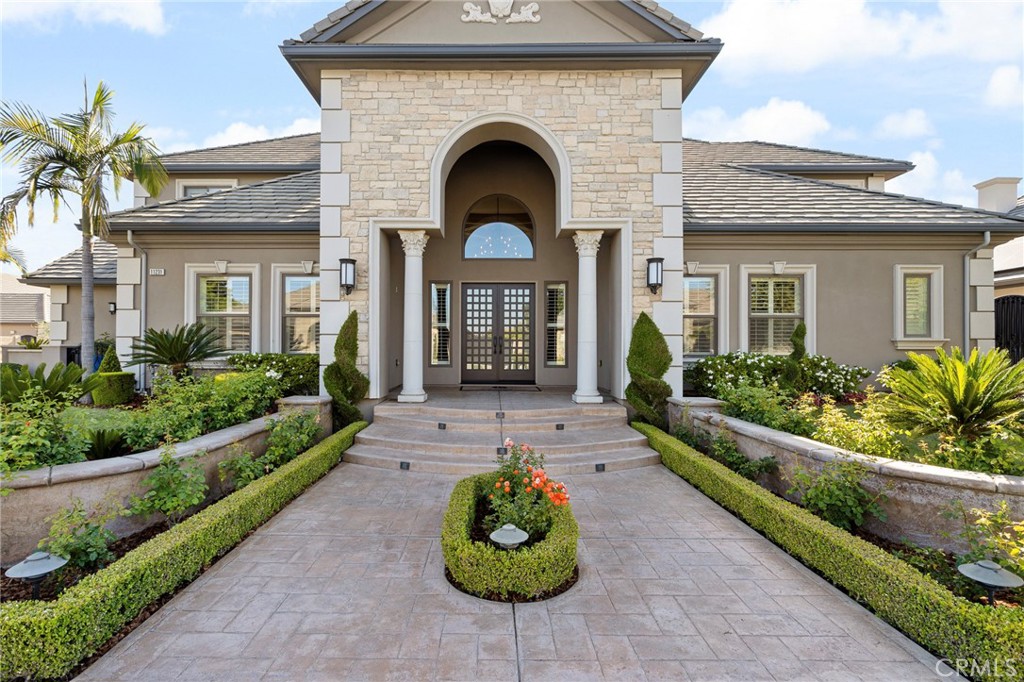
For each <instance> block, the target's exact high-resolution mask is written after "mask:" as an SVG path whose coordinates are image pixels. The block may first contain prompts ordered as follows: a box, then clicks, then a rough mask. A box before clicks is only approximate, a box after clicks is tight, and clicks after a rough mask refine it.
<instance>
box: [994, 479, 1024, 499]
mask: <svg viewBox="0 0 1024 682" xmlns="http://www.w3.org/2000/svg"><path fill="white" fill-rule="evenodd" d="M992 478H993V479H994V480H995V482H996V490H998V491H999V492H1001V493H1005V494H1007V495H1017V496H1019V497H1024V476H1003V475H1001V474H996V475H994V476H992Z"/></svg>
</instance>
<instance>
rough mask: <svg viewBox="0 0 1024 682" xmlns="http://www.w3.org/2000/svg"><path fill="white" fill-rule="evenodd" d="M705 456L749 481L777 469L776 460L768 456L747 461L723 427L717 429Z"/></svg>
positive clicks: (777, 463)
mask: <svg viewBox="0 0 1024 682" xmlns="http://www.w3.org/2000/svg"><path fill="white" fill-rule="evenodd" d="M707 454H708V456H710V457H711V458H712V459H714V460H716V461H718V462H721V463H722V464H724V465H725V466H727V467H729V468H730V469H732V470H733V471H735V472H736V473H737V474H739V475H740V476H742V477H743V478H746V479H750V480H751V481H755V480H757V478H758V477H759V476H760V475H761V474H773V473H775V472H776V471H778V469H779V462H778V460H777V459H775V458H774V457H772V456H770V455H769V456H768V457H761V458H760V459H748V458H747V457H746V455H744V454H743V453H742V452H740V449H739V448H738V447H737V446H736V441H735V440H733V438H732V436H731V435H730V434H729V432H728V431H727V430H726V429H725V427H719V429H718V433H717V434H715V439H714V440H713V441H712V442H711V450H710V452H708V453H707Z"/></svg>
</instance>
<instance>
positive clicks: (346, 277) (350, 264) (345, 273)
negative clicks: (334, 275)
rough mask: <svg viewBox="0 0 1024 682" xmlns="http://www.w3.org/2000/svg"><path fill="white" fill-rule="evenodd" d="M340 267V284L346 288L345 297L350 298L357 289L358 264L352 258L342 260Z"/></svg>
mask: <svg viewBox="0 0 1024 682" xmlns="http://www.w3.org/2000/svg"><path fill="white" fill-rule="evenodd" d="M340 265H341V273H340V276H339V278H338V283H339V284H340V285H341V286H342V287H344V289H345V295H346V296H348V295H349V294H351V293H352V290H353V289H355V288H356V262H355V260H353V259H352V258H342V259H341V260H340Z"/></svg>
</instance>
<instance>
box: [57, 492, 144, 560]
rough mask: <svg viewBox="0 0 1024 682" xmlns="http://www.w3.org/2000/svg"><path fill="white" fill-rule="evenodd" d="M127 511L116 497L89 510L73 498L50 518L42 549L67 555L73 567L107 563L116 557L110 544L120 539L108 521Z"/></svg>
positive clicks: (81, 502)
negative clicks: (109, 526)
mask: <svg viewBox="0 0 1024 682" xmlns="http://www.w3.org/2000/svg"><path fill="white" fill-rule="evenodd" d="M125 513H126V512H125V510H124V507H122V506H121V505H120V504H119V503H118V502H117V501H116V500H114V499H113V498H109V497H108V498H107V499H105V500H103V501H102V502H100V503H98V504H97V505H96V506H95V507H93V508H92V509H86V508H85V503H84V502H83V501H82V500H81V499H79V498H77V497H73V498H71V506H70V507H66V508H64V509H61V510H60V511H59V512H57V513H56V514H54V515H53V516H51V517H48V518H47V519H46V520H47V521H49V522H50V533H49V535H48V536H47V537H46V539H44V540H42V541H40V543H39V549H42V550H45V551H47V552H49V553H50V554H56V555H57V556H61V557H64V558H65V559H67V560H68V565H69V566H74V567H76V568H83V569H93V568H98V567H100V566H103V565H105V564H106V563H107V562H109V561H110V560H111V559H113V558H114V553H113V552H111V551H110V545H111V544H112V543H113V542H114V540H116V539H117V536H116V535H114V533H113V531H111V530H109V529H108V528H107V524H108V523H110V522H111V521H113V520H114V519H116V518H117V517H119V516H123V515H124V514H125Z"/></svg>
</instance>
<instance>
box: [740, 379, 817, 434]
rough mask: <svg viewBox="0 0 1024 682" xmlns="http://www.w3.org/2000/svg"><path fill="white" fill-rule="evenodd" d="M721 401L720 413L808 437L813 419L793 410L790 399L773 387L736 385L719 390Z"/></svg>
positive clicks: (812, 425)
mask: <svg viewBox="0 0 1024 682" xmlns="http://www.w3.org/2000/svg"><path fill="white" fill-rule="evenodd" d="M721 396H722V397H721V399H722V400H724V401H725V404H724V405H723V406H722V414H724V415H726V416H728V417H735V418H737V419H742V420H744V421H748V422H752V423H754V424H760V425H761V426H767V427H768V428H770V429H776V430H778V431H786V432H788V433H792V434H796V435H798V436H809V435H810V434H811V432H812V431H813V430H814V422H813V421H812V420H811V419H810V418H809V417H808V416H807V415H806V414H805V413H803V412H801V411H800V410H795V409H793V398H792V397H790V396H789V395H787V394H785V393H783V392H781V391H780V390H779V389H778V388H777V387H776V386H774V385H773V386H752V385H750V384H738V385H736V386H735V387H732V388H728V389H725V390H723V391H722V393H721Z"/></svg>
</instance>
